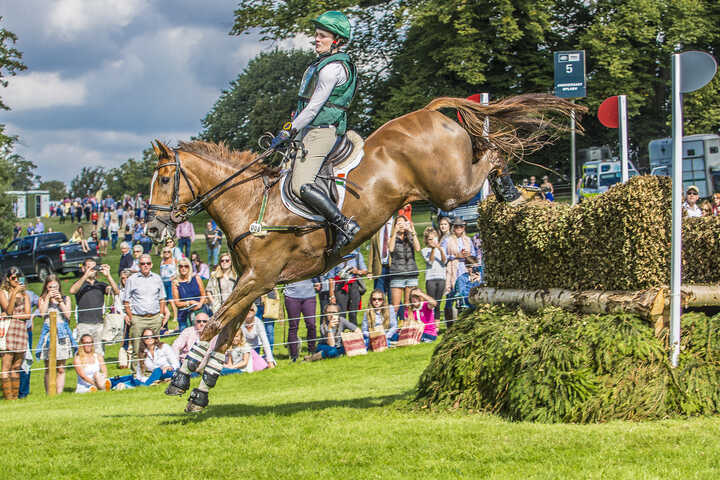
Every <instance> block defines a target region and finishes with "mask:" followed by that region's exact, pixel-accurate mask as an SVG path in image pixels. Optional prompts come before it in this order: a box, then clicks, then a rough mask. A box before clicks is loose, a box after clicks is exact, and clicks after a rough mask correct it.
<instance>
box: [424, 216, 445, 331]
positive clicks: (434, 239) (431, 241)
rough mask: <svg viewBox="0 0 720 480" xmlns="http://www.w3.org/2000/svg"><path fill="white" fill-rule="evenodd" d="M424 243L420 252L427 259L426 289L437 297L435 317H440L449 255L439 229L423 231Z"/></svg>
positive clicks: (433, 296)
mask: <svg viewBox="0 0 720 480" xmlns="http://www.w3.org/2000/svg"><path fill="white" fill-rule="evenodd" d="M423 237H424V242H423V243H424V244H425V245H426V246H425V248H423V249H422V250H421V251H420V253H422V256H423V258H424V259H425V290H426V291H427V292H428V295H430V296H431V297H432V298H434V299H435V302H436V304H435V319H439V318H440V302H441V301H442V298H443V295H445V264H446V263H447V257H446V256H445V250H444V249H443V248H442V247H441V246H440V239H439V237H438V233H437V231H436V230H435V229H434V228H432V227H428V228H426V229H425V232H423Z"/></svg>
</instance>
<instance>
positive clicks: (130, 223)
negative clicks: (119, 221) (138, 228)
mask: <svg viewBox="0 0 720 480" xmlns="http://www.w3.org/2000/svg"><path fill="white" fill-rule="evenodd" d="M125 217H127V218H125V227H130V233H132V232H133V231H134V230H135V215H133V213H132V212H127V213H126V214H125Z"/></svg>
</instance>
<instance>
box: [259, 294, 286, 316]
mask: <svg viewBox="0 0 720 480" xmlns="http://www.w3.org/2000/svg"><path fill="white" fill-rule="evenodd" d="M262 299H263V318H269V319H271V320H278V319H280V316H281V314H282V310H281V308H282V306H281V305H280V299H279V298H270V297H269V296H268V295H263V297H262Z"/></svg>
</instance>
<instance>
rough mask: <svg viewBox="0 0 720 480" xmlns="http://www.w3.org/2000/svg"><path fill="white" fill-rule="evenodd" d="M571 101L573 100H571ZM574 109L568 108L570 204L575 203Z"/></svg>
mask: <svg viewBox="0 0 720 480" xmlns="http://www.w3.org/2000/svg"><path fill="white" fill-rule="evenodd" d="M573 103H575V101H574V100H573ZM576 171H577V169H576V168H575V110H570V190H572V204H573V205H575V204H576V203H577V192H576V191H575V188H576V180H575V172H576Z"/></svg>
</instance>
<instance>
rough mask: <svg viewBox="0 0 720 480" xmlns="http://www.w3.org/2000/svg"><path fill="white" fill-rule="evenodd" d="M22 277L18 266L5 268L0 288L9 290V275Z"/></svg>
mask: <svg viewBox="0 0 720 480" xmlns="http://www.w3.org/2000/svg"><path fill="white" fill-rule="evenodd" d="M13 275H14V276H15V277H22V272H21V271H20V269H19V268H18V267H15V266H12V267H10V268H8V269H7V270H5V275H4V276H3V280H2V285H0V290H5V291H8V292H9V291H10V288H11V287H10V277H12V276H13Z"/></svg>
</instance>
